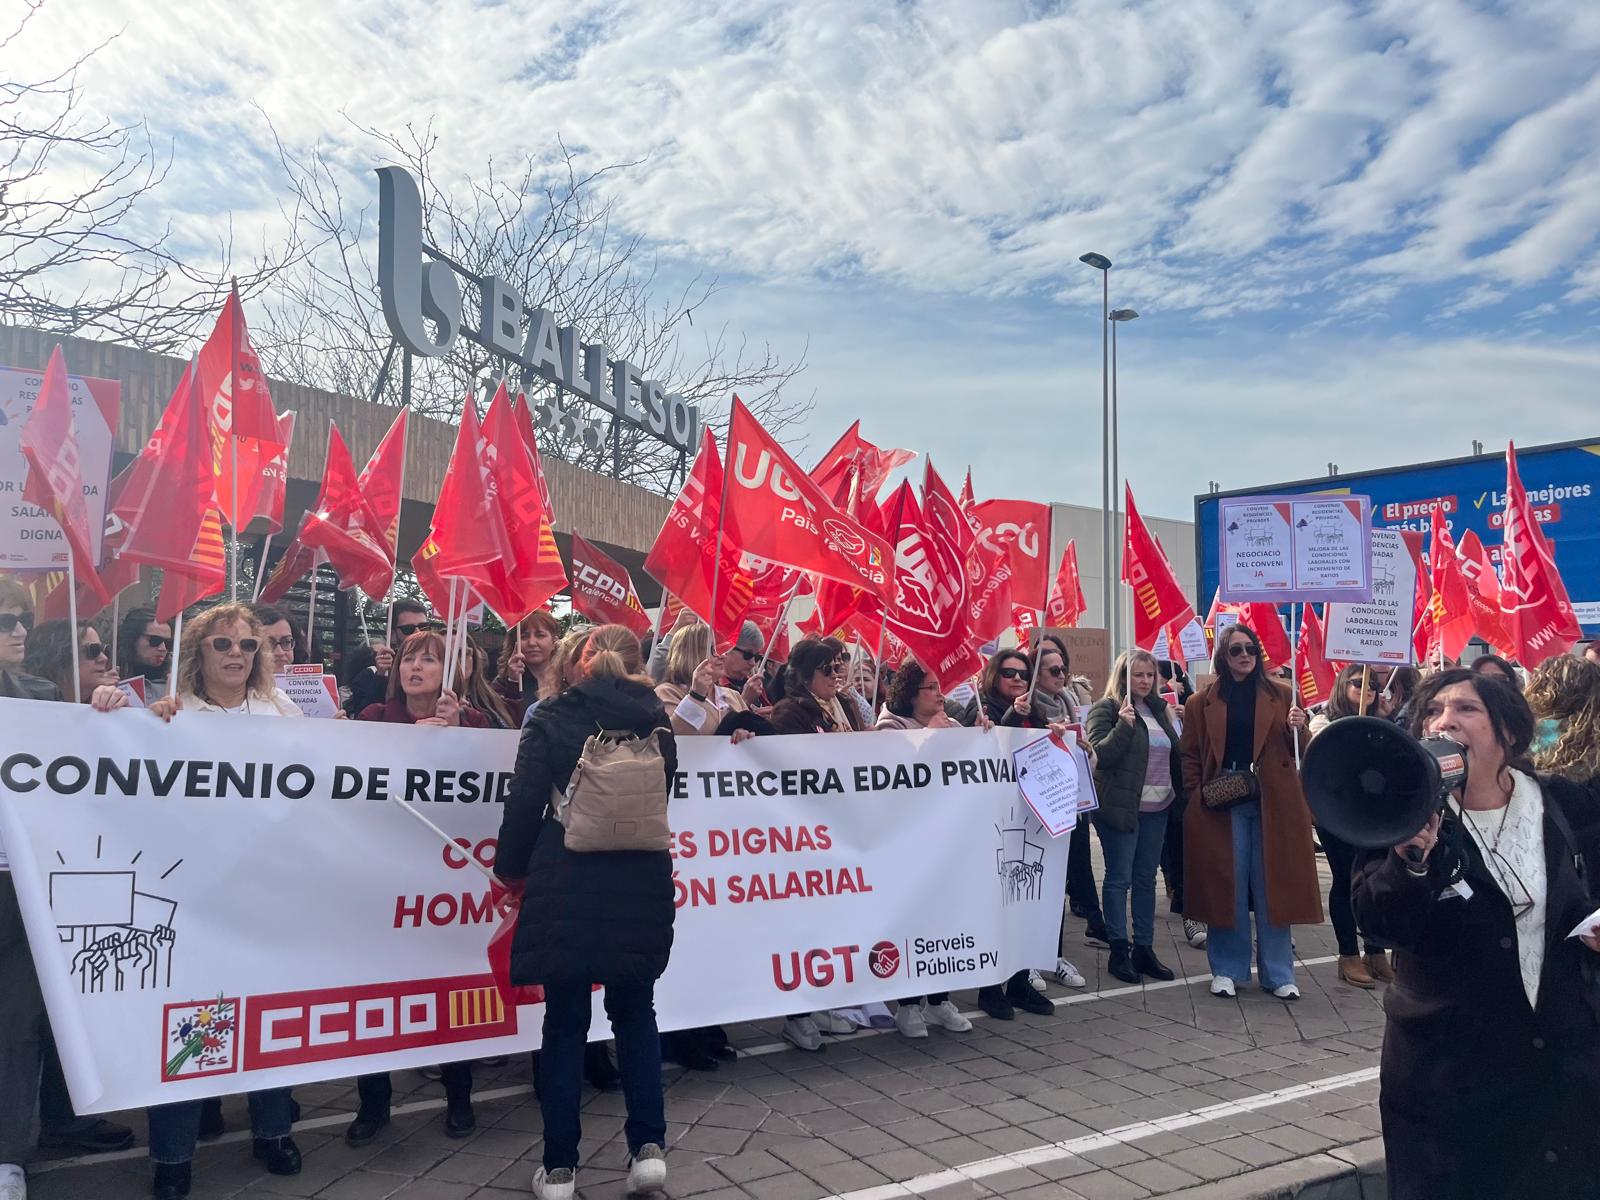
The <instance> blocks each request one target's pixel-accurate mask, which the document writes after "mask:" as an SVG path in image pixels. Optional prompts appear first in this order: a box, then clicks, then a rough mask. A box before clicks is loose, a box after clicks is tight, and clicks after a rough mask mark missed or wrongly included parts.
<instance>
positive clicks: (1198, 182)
mask: <svg viewBox="0 0 1600 1200" xmlns="http://www.w3.org/2000/svg"><path fill="white" fill-rule="evenodd" d="M111 32H117V34H118V36H117V37H116V38H115V39H114V40H113V41H112V42H111V43H110V44H109V45H107V46H106V47H105V48H104V49H103V50H102V51H100V52H99V53H98V54H97V55H96V56H95V57H94V58H93V59H92V60H91V61H90V62H89V64H88V65H87V66H86V67H85V69H84V72H83V74H82V76H81V82H82V84H83V85H84V87H85V91H86V94H87V100H88V103H89V104H90V106H91V107H92V108H93V109H95V110H96V111H99V112H103V113H105V114H107V115H109V116H111V117H113V118H115V119H119V120H131V119H146V120H148V121H149V123H150V125H151V128H152V129H153V131H154V132H155V133H156V134H157V136H158V137H161V138H164V139H171V140H172V142H173V144H174V145H175V147H176V151H177V161H176V163H175V165H174V168H173V170H172V172H171V175H170V176H169V178H168V179H167V181H166V183H165V184H164V185H163V187H162V189H161V191H160V193H159V194H158V195H159V202H160V206H161V210H160V216H161V217H162V218H163V219H165V220H170V221H171V222H172V223H173V224H174V226H175V228H176V229H177V230H178V232H179V234H180V236H186V237H191V238H193V239H195V241H196V243H197V244H201V245H203V244H205V243H206V241H207V240H208V239H209V238H210V237H211V236H212V235H213V234H214V231H215V230H216V229H217V228H218V225H219V222H220V221H222V220H223V219H224V218H226V217H228V216H229V215H230V214H231V219H232V224H233V229H234V231H235V235H236V237H238V238H239V239H240V241H241V242H248V241H249V239H250V238H251V236H252V235H254V236H257V237H264V238H270V237H271V236H272V235H273V230H274V228H275V227H274V222H275V221H276V220H278V208H277V203H278V200H279V199H280V197H281V193H282V187H283V180H282V177H281V175H280V173H279V172H278V168H277V165H276V158H275V155H274V153H273V152H272V149H271V142H270V135H269V133H268V121H269V120H270V122H271V125H272V126H273V127H275V128H276V129H277V131H278V133H279V135H280V136H282V137H283V138H284V140H285V142H286V143H287V144H289V145H290V146H291V147H294V148H297V149H305V148H308V147H311V146H313V145H321V147H322V148H323V149H324V150H325V151H326V152H327V153H329V154H330V155H331V156H332V157H333V158H334V160H335V161H336V162H340V163H342V164H343V166H344V167H345V168H346V169H347V170H348V171H349V172H350V178H351V179H352V180H358V181H359V182H357V183H356V184H355V185H354V187H353V194H354V195H356V196H358V197H359V196H362V195H368V196H369V198H370V199H371V200H372V202H373V203H374V204H375V186H374V185H373V183H372V176H371V175H370V173H368V172H369V169H370V167H371V166H372V165H374V164H375V161H376V159H375V155H374V151H373V149H372V146H371V143H370V142H369V141H368V140H367V139H366V138H365V137H364V136H363V135H362V134H361V133H360V132H359V130H358V128H357V126H371V127H377V128H383V129H399V128H401V127H403V126H404V125H406V124H407V123H413V124H422V123H425V122H429V121H431V122H432V123H433V125H434V128H435V131H436V132H437V133H438V134H439V136H440V153H441V161H442V162H443V163H444V164H445V165H446V166H447V167H451V168H453V169H455V170H457V171H458V172H459V173H460V174H461V176H462V177H463V178H464V177H466V176H467V175H469V174H471V173H473V172H475V171H478V170H481V168H482V165H483V164H484V163H485V162H486V161H488V160H489V159H490V158H495V159H498V160H500V161H507V160H511V159H516V158H519V157H520V156H521V155H522V154H524V153H525V152H528V151H534V152H543V151H545V150H547V149H549V148H550V147H551V146H552V144H553V142H554V139H555V137H556V136H557V135H558V134H559V135H560V136H561V137H562V138H563V139H565V141H566V142H567V144H569V145H570V146H573V147H575V148H577V149H578V150H579V152H580V154H581V155H582V156H583V157H584V158H585V160H586V161H588V162H591V163H594V164H596V165H600V164H605V163H613V162H619V161H637V162H638V163H639V165H637V166H635V167H633V168H631V169H629V170H628V171H625V172H621V173H619V174H617V175H615V176H613V177H611V182H610V183H609V185H608V186H609V187H610V188H611V189H612V195H613V198H614V199H615V202H616V212H617V218H618V220H619V221H620V222H621V223H622V224H623V225H624V226H625V227H626V230H627V231H628V232H631V233H635V234H638V235H640V236H642V237H643V238H644V239H646V242H647V244H648V245H649V246H650V248H651V249H652V250H654V251H655V252H656V253H657V254H658V255H659V256H660V262H661V264H662V275H663V278H664V280H665V281H667V282H671V281H673V280H676V279H680V278H688V277H689V276H691V275H692V274H694V273H695V272H701V271H703V272H709V273H712V274H715V275H718V276H720V278H721V281H722V285H723V289H722V291H721V292H720V294H719V295H718V296H717V297H716V299H715V300H714V302H713V304H712V308H713V309H714V312H713V313H711V314H708V315H713V316H715V317H717V318H719V319H723V320H726V321H728V322H729V324H730V327H731V328H732V329H734V330H742V331H745V332H747V333H749V334H750V335H752V336H753V337H755V338H757V339H762V338H765V339H769V340H771V341H772V342H773V343H774V345H775V346H776V348H777V349H778V350H779V351H780V352H781V353H784V354H785V355H788V356H791V357H792V356H797V355H799V354H800V353H801V352H802V350H805V349H806V348H807V346H809V350H808V351H807V357H808V362H809V364H810V365H809V368H808V370H807V371H806V372H805V374H804V375H803V376H802V377H801V381H800V384H799V386H802V387H804V388H806V389H808V390H814V391H815V394H816V407H815V412H814V416H813V418H812V420H811V422H810V425H809V428H808V429H806V430H805V431H803V435H804V437H805V439H806V443H807V444H806V445H805V446H804V447H803V448H802V446H801V445H800V444H798V443H797V449H801V456H802V457H807V456H810V455H814V454H815V453H817V452H819V451H820V449H821V448H822V447H823V446H825V445H826V444H827V443H828V442H829V441H830V440H831V439H832V437H833V436H834V435H835V433H836V432H837V431H838V430H839V429H840V428H842V426H843V425H844V424H845V423H847V422H848V421H849V420H850V419H852V418H854V417H855V416H858V415H859V416H861V417H863V418H864V428H865V429H866V431H867V433H868V435H869V436H872V437H874V438H875V439H877V440H880V441H883V442H888V443H893V444H896V445H905V446H910V447H913V448H916V449H919V450H926V451H929V452H931V454H932V455H933V458H934V461H935V462H936V463H937V464H939V465H940V466H941V467H944V468H948V470H947V474H949V475H952V476H954V475H958V474H959V472H960V469H961V467H963V466H964V465H966V464H967V463H969V462H970V463H971V464H972V466H973V469H974V475H975V479H976V483H977V487H978V490H979V492H980V494H999V495H1018V496H1026V497H1031V498H1037V499H1053V500H1065V501H1071V502H1077V503H1098V497H1099V487H1100V485H1099V442H1100V425H1099V407H1100V319H1099V317H1100V278H1099V275H1098V273H1097V272H1094V271H1092V270H1091V269H1090V268H1088V267H1086V266H1084V265H1082V264H1080V263H1079V262H1078V261H1077V259H1078V255H1079V254H1081V253H1083V252H1084V251H1087V250H1096V251H1099V252H1101V253H1104V254H1105V255H1107V256H1108V257H1110V258H1111V259H1112V260H1113V261H1114V262H1115V264H1116V266H1115V268H1114V269H1113V271H1112V273H1111V302H1112V305H1113V307H1116V306H1131V307H1133V308H1136V309H1137V310H1138V311H1139V313H1140V319H1139V320H1137V321H1135V322H1133V323H1132V324H1131V325H1127V326H1124V327H1123V329H1124V333H1125V335H1126V336H1125V337H1124V338H1123V340H1122V344H1121V355H1120V364H1121V372H1120V379H1121V385H1122V386H1121V404H1122V411H1123V414H1124V416H1123V425H1122V429H1123V438H1122V445H1123V462H1124V465H1125V469H1126V471H1127V473H1128V475H1129V476H1130V478H1131V480H1132V482H1133V485H1134V488H1135V491H1136V493H1137V494H1138V495H1139V496H1140V502H1141V507H1142V508H1144V509H1145V510H1146V511H1148V512H1151V513H1153V514H1160V515H1171V516H1184V515H1187V514H1188V513H1189V512H1190V511H1191V497H1192V496H1193V494H1194V493H1195V492H1197V491H1203V490H1204V489H1205V487H1206V485H1207V482H1208V481H1210V480H1216V481H1218V482H1219V483H1221V484H1222V485H1223V486H1225V487H1234V486H1247V485H1252V484H1258V483H1270V482H1274V481H1279V480H1287V479H1293V478H1301V477H1306V476H1311V475H1320V474H1323V473H1324V472H1325V471H1326V465H1327V463H1328V462H1330V461H1333V462H1337V463H1338V464H1339V465H1340V466H1341V467H1342V468H1343V469H1344V470H1346V471H1351V470H1357V469H1361V468H1366V467H1375V466H1384V465H1395V464H1399V463H1403V462H1410V461H1416V460H1419V459H1428V458H1438V457H1450V456H1454V455H1458V454H1465V453H1468V452H1469V451H1470V443H1471V440H1472V439H1474V438H1477V439H1481V440H1482V441H1484V442H1486V443H1488V444H1489V445H1491V446H1494V445H1499V444H1502V443H1503V442H1504V441H1505V440H1506V439H1507V438H1508V437H1515V438H1516V440H1517V441H1518V442H1520V443H1524V444H1533V443H1538V442H1545V441H1555V440H1562V439H1568V438H1576V437H1584V436H1591V435H1594V434H1596V433H1600V429H1597V425H1600V404H1597V399H1600V335H1597V328H1600V321H1597V316H1600V138H1597V137H1596V136H1595V131H1596V130H1597V129H1600V68H1597V64H1600V4H1595V3H1592V2H1590V0H1527V2H1523V3H1510V4H1493V3H1486V2H1478V3H1459V2H1454V0H1405V2H1404V3H1385V2H1382V0H1363V2H1361V3H1338V2H1335V0H1262V2H1261V3H1246V2H1242V0H1240V2H1234V3H1222V2H1219V0H1147V2H1145V3H1134V4H1118V3H1111V2H1109V0H1083V2H1079V3H1048V2H1044V0H1038V2H1035V3H1018V2H1010V3H1008V2H1005V0H965V2H956V0H950V2H946V3H913V2H910V0H899V2H896V3H889V2H879V0H807V2H806V3H802V4H796V3H793V2H792V0H785V2H783V3H776V2H773V3H768V2H765V0H743V2H735V0H725V2H723V3H709V2H706V3H695V2H692V0H637V2H632V0H607V2H599V3H590V2H586V0H551V2H547V0H501V2H499V3H491V2H487V0H486V2H482V3H470V2H468V0H337V2H334V3H329V2H328V0H275V2H274V3H272V4H264V3H259V4H258V3H245V4H239V3H228V4H222V3H205V2H202V0H164V2H163V3H162V4H160V5H133V6H130V5H127V4H125V3H121V2H117V0H50V3H49V4H47V5H46V7H45V8H44V10H43V11H42V12H41V13H40V14H39V15H38V18H37V20H36V21H35V22H34V23H33V26H32V27H31V28H30V29H29V30H28V32H27V37H28V42H27V47H28V50H27V53H28V58H29V62H30V63H31V62H35V61H37V62H39V63H46V64H47V63H52V62H63V61H66V60H68V59H70V58H71V57H73V56H74V55H75V54H76V53H78V52H81V51H82V50H83V49H84V48H85V46H86V44H87V42H88V41H89V40H91V39H96V38H97V37H98V36H101V35H103V34H105V33H111ZM363 189H365V191H363Z"/></svg>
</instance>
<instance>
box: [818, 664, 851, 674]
mask: <svg viewBox="0 0 1600 1200" xmlns="http://www.w3.org/2000/svg"><path fill="white" fill-rule="evenodd" d="M820 670H821V672H822V674H824V675H848V674H850V664H849V663H847V662H836V663H829V664H828V665H827V666H825V667H822V668H820Z"/></svg>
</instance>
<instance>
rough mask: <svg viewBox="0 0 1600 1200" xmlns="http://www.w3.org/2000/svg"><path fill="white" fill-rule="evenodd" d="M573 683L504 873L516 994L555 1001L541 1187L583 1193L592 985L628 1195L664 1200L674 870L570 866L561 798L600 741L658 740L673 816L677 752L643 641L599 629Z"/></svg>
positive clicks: (544, 1066) (550, 730)
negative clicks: (518, 905) (664, 1008)
mask: <svg viewBox="0 0 1600 1200" xmlns="http://www.w3.org/2000/svg"><path fill="white" fill-rule="evenodd" d="M571 674H572V677H573V679H574V682H573V683H572V685H571V686H570V687H568V688H567V689H566V690H565V691H563V692H562V693H561V694H560V695H557V696H555V697H552V698H551V699H550V700H548V701H543V702H541V703H540V704H539V706H538V708H537V709H535V710H534V712H533V714H532V715H531V716H530V717H529V719H528V722H527V724H526V725H524V726H523V730H522V740H521V742H520V744H519V746H518V749H517V768H516V775H515V778H514V779H513V781H512V786H511V793H510V795H509V797H508V798H507V800H506V804H505V811H504V814H503V816H502V818H501V825H500V836H499V854H498V858H497V861H496V864H495V871H496V873H497V874H498V875H499V876H501V878H502V879H505V880H508V881H510V883H509V884H508V886H510V887H512V888H513V889H515V888H516V887H519V886H523V887H525V891H524V893H523V901H522V912H521V916H520V918H519V919H518V922H517V929H516V933H515V936H514V938H513V941H512V946H511V981H512V983H514V984H519V985H521V984H535V983H536V984H542V985H543V986H544V989H545V1015H544V1041H543V1046H542V1048H541V1050H540V1057H539V1087H538V1092H539V1106H540V1109H541V1111H542V1112H543V1116H544V1151H543V1165H542V1166H541V1167H540V1169H539V1171H538V1172H537V1173H536V1174H535V1176H534V1184H533V1191H534V1194H535V1195H536V1196H539V1197H540V1198H541V1200H571V1197H572V1196H573V1195H574V1191H575V1182H574V1175H575V1172H576V1170H577V1166H578V1155H579V1139H580V1138H581V1136H582V1130H581V1127H580V1113H579V1109H580V1100H581V1096H580V1088H581V1084H582V1077H583V1058H584V1045H585V1043H586V1041H587V1039H588V1034H589V1021H590V1015H591V1011H592V1009H591V1004H592V1001H591V999H590V988H591V986H592V985H594V984H600V985H602V986H603V987H604V989H605V997H604V1003H605V1008H606V1014H607V1016H609V1017H610V1019H611V1027H612V1029H613V1031H614V1032H615V1034H616V1039H617V1050H618V1059H619V1061H620V1063H621V1066H622V1074H623V1097H624V1099H625V1101H626V1104H627V1122H626V1124H625V1125H624V1126H623V1133H624V1136H625V1138H626V1140H627V1145H628V1155H629V1170H628V1191H629V1193H630V1194H632V1195H638V1194H642V1193H646V1192H659V1191H661V1190H662V1189H663V1188H664V1187H665V1186H666V1175H667V1166H666V1159H665V1156H664V1150H665V1145H666V1140H667V1136H666V1135H667V1126H666V1114H665V1106H664V1101H663V1097H662V1087H661V1038H660V1032H659V1030H658V1028H657V1026H656V1016H655V984H656V980H658V979H659V978H661V976H662V974H663V973H664V972H665V971H666V968H667V960H668V958H669V956H670V954H671V950H672V933H673V930H672V926H673V917H674V906H673V896H672V856H671V854H670V853H669V852H668V851H666V850H659V851H657V850H618V851H595V852H590V853H584V854H579V853H574V852H573V851H571V850H569V849H567V846H566V842H565V830H564V829H563V828H562V826H561V823H560V822H559V821H558V820H556V818H555V815H554V813H553V811H552V799H551V798H552V796H553V795H554V794H555V793H557V792H562V791H565V789H566V788H567V787H568V785H569V783H570V782H571V779H572V775H573V772H574V771H575V770H576V768H577V765H578V761H579V759H580V758H581V757H582V754H583V749H584V744H585V742H586V740H587V739H588V738H589V737H590V736H591V735H592V734H593V733H594V732H595V730H597V729H603V730H611V731H623V730H626V731H629V732H631V733H633V734H634V735H636V736H638V737H640V738H655V739H656V741H657V744H658V745H659V747H660V750H661V760H662V769H663V775H662V780H661V787H662V794H661V802H662V803H663V804H665V802H666V794H667V789H668V788H669V787H670V786H671V783H672V775H673V772H674V771H675V770H676V769H677V757H678V755H677V743H676V742H675V741H674V739H673V736H672V733H671V731H670V729H669V728H668V727H667V714H666V712H665V711H663V709H662V707H661V701H660V700H659V699H658V698H657V697H656V694H655V691H654V690H653V688H652V687H651V683H650V678H649V676H648V675H646V674H645V673H644V660H643V656H642V655H641V654H640V650H639V639H638V638H636V637H635V636H634V635H633V634H632V633H631V632H630V631H629V630H627V629H625V628H623V627H622V626H620V625H602V626H600V627H598V628H597V629H595V630H594V631H593V632H591V633H590V634H589V637H588V640H587V642H586V644H585V645H584V650H583V654H582V656H581V657H580V658H578V659H577V660H576V662H575V663H574V664H573V665H572V667H571Z"/></svg>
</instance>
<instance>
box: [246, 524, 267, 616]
mask: <svg viewBox="0 0 1600 1200" xmlns="http://www.w3.org/2000/svg"><path fill="white" fill-rule="evenodd" d="M271 545H272V530H270V529H269V530H267V536H266V537H264V538H262V539H261V561H260V562H259V563H257V564H256V586H255V589H254V590H253V591H252V592H251V593H250V603H252V604H254V603H255V602H256V601H257V600H259V599H261V584H262V583H263V581H265V579H266V578H267V550H268V548H269V547H270V546H271Z"/></svg>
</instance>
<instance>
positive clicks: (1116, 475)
mask: <svg viewBox="0 0 1600 1200" xmlns="http://www.w3.org/2000/svg"><path fill="white" fill-rule="evenodd" d="M1138 315H1139V314H1138V313H1136V312H1134V311H1133V309H1131V308H1113V309H1112V310H1111V312H1110V313H1108V314H1107V318H1106V319H1107V320H1109V321H1110V322H1111V532H1112V533H1113V534H1116V532H1117V514H1118V513H1119V512H1121V511H1122V473H1121V471H1120V470H1119V469H1118V462H1117V434H1118V433H1119V432H1120V430H1121V425H1120V423H1119V422H1118V420H1117V326H1118V325H1120V324H1122V322H1124V321H1132V320H1134V319H1135V318H1137V317H1138ZM1121 553H1122V543H1121V542H1120V541H1118V542H1117V543H1116V546H1115V548H1114V549H1113V550H1112V555H1113V558H1112V566H1113V567H1116V568H1118V570H1117V575H1118V577H1119V578H1120V577H1121V574H1122V572H1121V569H1120V568H1121V557H1120V556H1121ZM1121 632H1122V605H1120V604H1119V605H1117V619H1116V620H1115V621H1114V622H1112V635H1111V644H1112V645H1113V646H1120V645H1121V644H1122V643H1121V641H1120V640H1119V637H1120V635H1121Z"/></svg>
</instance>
